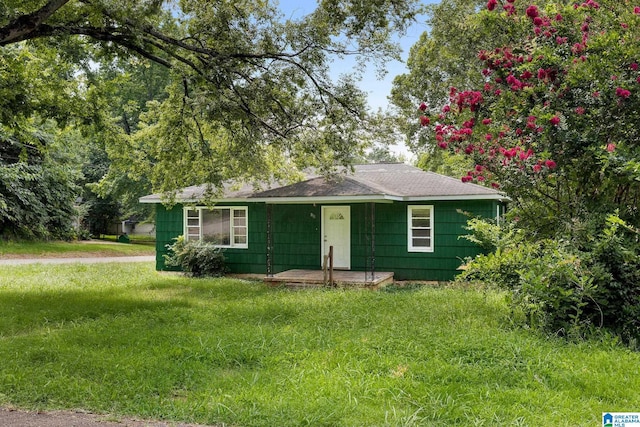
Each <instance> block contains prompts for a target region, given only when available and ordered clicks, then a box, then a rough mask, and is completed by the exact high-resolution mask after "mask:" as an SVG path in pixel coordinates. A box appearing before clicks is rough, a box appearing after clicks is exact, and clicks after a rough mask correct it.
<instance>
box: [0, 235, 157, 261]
mask: <svg viewBox="0 0 640 427" xmlns="http://www.w3.org/2000/svg"><path fill="white" fill-rule="evenodd" d="M154 253H155V246H154V244H153V243H146V242H145V243H135V244H132V243H129V244H127V243H113V242H109V241H106V242H103V241H100V240H92V241H88V242H85V241H78V242H12V241H2V240H0V257H1V258H5V259H6V258H30V257H42V258H73V257H101V256H136V255H153V254H154Z"/></svg>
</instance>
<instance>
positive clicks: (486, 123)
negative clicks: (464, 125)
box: [482, 119, 492, 125]
mask: <svg viewBox="0 0 640 427" xmlns="http://www.w3.org/2000/svg"><path fill="white" fill-rule="evenodd" d="M491 121H492V120H491V119H482V124H483V125H490V124H491Z"/></svg>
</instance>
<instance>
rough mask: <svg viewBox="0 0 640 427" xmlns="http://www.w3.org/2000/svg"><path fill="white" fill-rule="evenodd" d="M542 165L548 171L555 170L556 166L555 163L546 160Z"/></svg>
mask: <svg viewBox="0 0 640 427" xmlns="http://www.w3.org/2000/svg"><path fill="white" fill-rule="evenodd" d="M544 165H545V166H546V167H548V168H549V169H555V168H556V166H557V165H556V162H554V161H553V160H546V161H545V162H544Z"/></svg>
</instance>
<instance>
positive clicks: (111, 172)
mask: <svg viewBox="0 0 640 427" xmlns="http://www.w3.org/2000/svg"><path fill="white" fill-rule="evenodd" d="M419 9H420V4H419V1H418V0H374V1H369V2H361V1H357V0H324V1H320V2H319V3H318V5H317V8H316V9H315V10H314V11H313V12H312V13H311V14H309V15H307V16H303V17H301V18H296V19H289V18H288V17H287V16H284V15H283V14H282V12H281V11H280V10H279V9H278V5H277V3H276V2H273V1H268V0H258V1H243V0H240V1H237V0H233V1H231V0H222V1H217V2H211V1H207V0H182V1H169V0H167V1H162V0H142V1H136V2H126V1H112V0H34V1H31V2H23V1H18V0H0V73H2V77H3V78H2V80H1V83H0V93H1V94H2V97H1V98H0V126H1V127H0V137H1V138H2V141H1V144H2V147H1V151H0V163H1V165H0V166H2V167H10V168H14V169H16V170H18V169H19V168H21V167H24V165H25V164H29V162H30V161H31V162H35V160H36V159H37V158H39V157H42V156H45V157H46V156H47V155H53V154H54V152H55V151H56V150H57V149H58V148H59V146H60V145H59V144H51V143H50V141H53V140H54V139H55V138H42V137H40V136H39V135H41V134H42V132H40V128H39V125H38V124H39V123H47V126H48V127H47V129H48V130H50V131H51V132H53V136H56V135H58V134H60V133H61V132H66V133H67V134H73V135H74V139H73V140H74V142H75V143H74V147H75V148H76V151H74V155H73V156H72V157H74V156H75V157H77V156H80V157H82V158H84V159H85V161H89V162H90V161H91V159H94V160H95V159H102V160H101V162H102V161H103V160H104V159H105V157H104V156H103V155H101V154H100V153H99V152H100V151H104V153H106V154H107V155H108V169H107V170H108V173H107V174H106V175H104V176H103V177H102V178H100V180H99V182H98V183H95V182H94V183H90V182H87V180H86V179H82V178H78V175H77V174H76V175H73V174H71V175H73V176H75V178H73V179H71V178H70V179H71V181H73V182H69V185H68V186H67V187H68V188H74V185H75V184H80V185H83V186H84V185H85V184H88V185H89V186H90V188H91V189H92V191H93V192H97V193H98V194H99V195H100V197H108V195H109V194H111V195H114V194H118V198H119V199H122V197H123V196H126V197H128V199H129V200H135V198H136V197H137V196H139V195H140V194H139V192H140V191H147V192H148V191H158V192H165V193H166V194H167V195H168V196H170V194H171V192H172V191H174V190H176V189H178V188H181V187H183V186H186V185H193V184H199V183H210V184H212V190H215V187H216V186H217V185H219V184H221V183H222V182H223V181H226V180H228V179H232V178H233V179H241V180H242V179H244V180H253V179H259V180H263V181H264V180H268V179H287V177H288V176H289V175H290V174H292V173H294V172H295V171H296V170H297V169H300V168H304V167H308V166H314V167H317V168H319V169H320V170H324V171H326V172H329V171H331V170H332V168H333V167H334V166H337V165H347V164H349V163H350V162H352V161H353V160H354V159H356V158H358V157H359V156H361V155H362V152H363V149H364V147H365V146H366V144H367V143H368V142H367V141H370V140H371V139H370V138H362V135H363V133H366V132H370V131H371V130H370V129H367V126H366V121H367V120H368V118H367V114H368V111H367V105H366V101H365V95H364V94H363V93H362V91H360V90H359V89H358V87H357V79H358V77H359V75H360V72H361V71H362V70H363V68H364V67H365V66H375V67H378V69H379V70H381V71H382V70H383V69H384V63H385V61H386V60H388V59H390V58H397V57H398V54H399V48H398V46H397V45H396V44H394V43H392V42H391V38H390V36H391V35H392V34H393V33H396V32H402V31H403V30H404V29H405V28H406V26H407V25H408V24H409V23H410V22H411V21H412V20H413V19H414V17H415V15H416V14H417V13H418V11H419ZM345 56H355V57H356V58H357V60H358V66H357V67H356V69H354V70H353V71H354V72H353V73H349V74H345V75H342V76H341V77H339V78H335V77H334V76H332V74H331V73H330V66H331V63H332V61H333V60H334V59H335V58H341V57H345ZM89 145H91V146H92V148H91V149H88V148H87V147H88V146H89ZM68 148H69V147H67V149H68ZM96 150H97V151H96ZM81 163H82V162H81ZM99 166H100V167H102V166H104V164H103V163H101V164H100V165H99ZM83 168H84V170H85V172H86V171H87V170H89V169H91V167H89V169H87V165H86V164H85V165H84V167H83ZM83 168H81V167H76V168H75V169H74V170H75V171H76V172H78V171H79V170H81V169H83ZM96 170H97V169H96ZM76 172H74V173H76ZM71 175H69V176H71ZM88 176H92V177H93V178H92V179H97V177H96V176H94V175H93V174H91V173H89V174H88ZM132 189H137V190H135V191H133V190H132ZM7 191H9V190H7ZM136 191H137V194H136ZM127 192H128V194H125V193H127ZM6 194H8V193H5V194H3V195H6ZM74 194H75V195H77V194H78V191H77V190H73V191H70V193H69V198H71V199H73V197H72V196H73V195H74ZM85 196H87V195H86V194H85ZM87 197H88V196H87ZM5 199H6V197H5ZM3 200H4V199H3ZM6 200H8V199H6ZM6 200H5V202H4V203H6ZM4 206H5V204H3V203H0V208H2V209H3V210H0V213H2V215H3V216H2V219H3V220H4V219H6V220H7V221H9V214H8V213H7V212H9V210H8V208H4ZM125 209H126V207H125ZM12 218H13V219H11V220H10V223H13V222H15V221H18V219H17V217H15V216H14V217H12ZM8 224H9V223H8Z"/></svg>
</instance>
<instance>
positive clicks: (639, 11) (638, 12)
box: [633, 6, 640, 15]
mask: <svg viewBox="0 0 640 427" xmlns="http://www.w3.org/2000/svg"><path fill="white" fill-rule="evenodd" d="M633 13H635V14H636V15H640V6H636V7H634V8H633Z"/></svg>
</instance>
